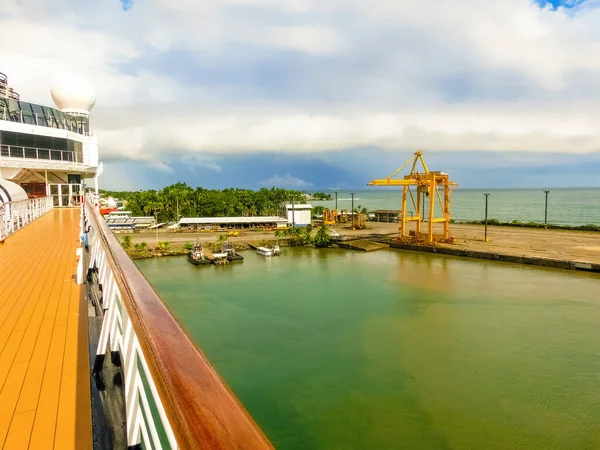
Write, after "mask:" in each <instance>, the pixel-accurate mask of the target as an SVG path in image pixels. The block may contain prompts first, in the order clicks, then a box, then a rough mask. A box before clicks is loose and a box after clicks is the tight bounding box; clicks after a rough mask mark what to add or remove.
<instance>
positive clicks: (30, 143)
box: [17, 133, 35, 147]
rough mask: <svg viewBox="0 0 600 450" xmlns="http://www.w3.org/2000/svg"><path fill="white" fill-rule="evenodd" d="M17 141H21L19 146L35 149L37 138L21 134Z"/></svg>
mask: <svg viewBox="0 0 600 450" xmlns="http://www.w3.org/2000/svg"><path fill="white" fill-rule="evenodd" d="M17 139H18V141H19V146H22V147H35V136H34V135H33V134H26V133H19V136H18V138H17Z"/></svg>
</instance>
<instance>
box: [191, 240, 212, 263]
mask: <svg viewBox="0 0 600 450" xmlns="http://www.w3.org/2000/svg"><path fill="white" fill-rule="evenodd" d="M188 261H189V262H191V263H192V264H193V265H195V266H201V265H205V264H210V261H209V260H208V259H206V257H205V256H204V250H203V249H202V246H201V245H200V244H196V245H195V246H194V249H193V250H190V252H189V253H188Z"/></svg>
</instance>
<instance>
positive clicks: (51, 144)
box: [0, 131, 83, 153]
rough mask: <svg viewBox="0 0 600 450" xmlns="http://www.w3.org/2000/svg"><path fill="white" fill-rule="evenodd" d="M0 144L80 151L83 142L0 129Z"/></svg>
mask: <svg viewBox="0 0 600 450" xmlns="http://www.w3.org/2000/svg"><path fill="white" fill-rule="evenodd" d="M0 144H1V145H3V146H15V147H28V148H42V149H49V150H66V151H69V152H74V153H81V152H82V151H83V144H82V143H81V142H77V141H73V140H71V139H64V138H56V137H50V136H37V135H33V134H26V133H15V132H12V131H0Z"/></svg>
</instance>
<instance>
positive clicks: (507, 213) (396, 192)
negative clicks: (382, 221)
mask: <svg viewBox="0 0 600 450" xmlns="http://www.w3.org/2000/svg"><path fill="white" fill-rule="evenodd" d="M599 176H600V175H599ZM548 190H549V191H550V192H549V193H548V223H549V224H554V225H572V226H578V225H588V224H592V225H600V188H576V189H575V188H556V189H548ZM354 192H355V195H354V207H355V208H356V207H360V209H362V208H367V209H368V210H370V211H372V210H375V209H396V210H398V209H400V208H401V203H402V189H401V188H376V187H374V188H372V189H369V190H361V191H354ZM328 193H331V192H328ZM484 193H488V194H490V195H489V196H488V219H497V220H499V221H501V222H512V221H515V220H518V221H521V222H537V223H544V210H545V199H546V194H545V193H544V189H488V190H478V189H455V190H454V191H453V192H452V194H451V197H450V198H451V206H450V212H451V214H452V218H453V219H455V220H456V221H473V220H483V219H484V217H485V196H484ZM332 197H333V200H330V201H315V200H311V201H310V202H309V203H310V204H311V205H313V206H318V205H323V206H325V207H326V208H331V209H333V208H335V207H336V206H335V195H334V194H332ZM415 201H416V197H415ZM337 202H338V206H337V209H348V210H349V211H350V210H351V205H352V198H351V193H350V191H339V192H338V201H337ZM435 208H436V211H437V214H440V211H441V207H440V204H439V202H436V204H435ZM414 209H415V208H414V206H413V204H412V202H411V201H410V197H408V198H407V212H410V211H413V212H414Z"/></svg>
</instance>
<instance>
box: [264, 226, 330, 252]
mask: <svg viewBox="0 0 600 450" xmlns="http://www.w3.org/2000/svg"><path fill="white" fill-rule="evenodd" d="M275 236H276V237H278V238H287V239H288V242H289V244H290V245H291V246H294V247H312V246H315V247H330V246H331V244H332V243H333V242H332V239H331V235H330V234H329V227H328V226H327V225H321V226H320V227H319V229H318V230H317V232H316V233H313V227H312V226H311V225H308V226H306V227H290V228H286V229H283V230H277V231H275Z"/></svg>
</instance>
